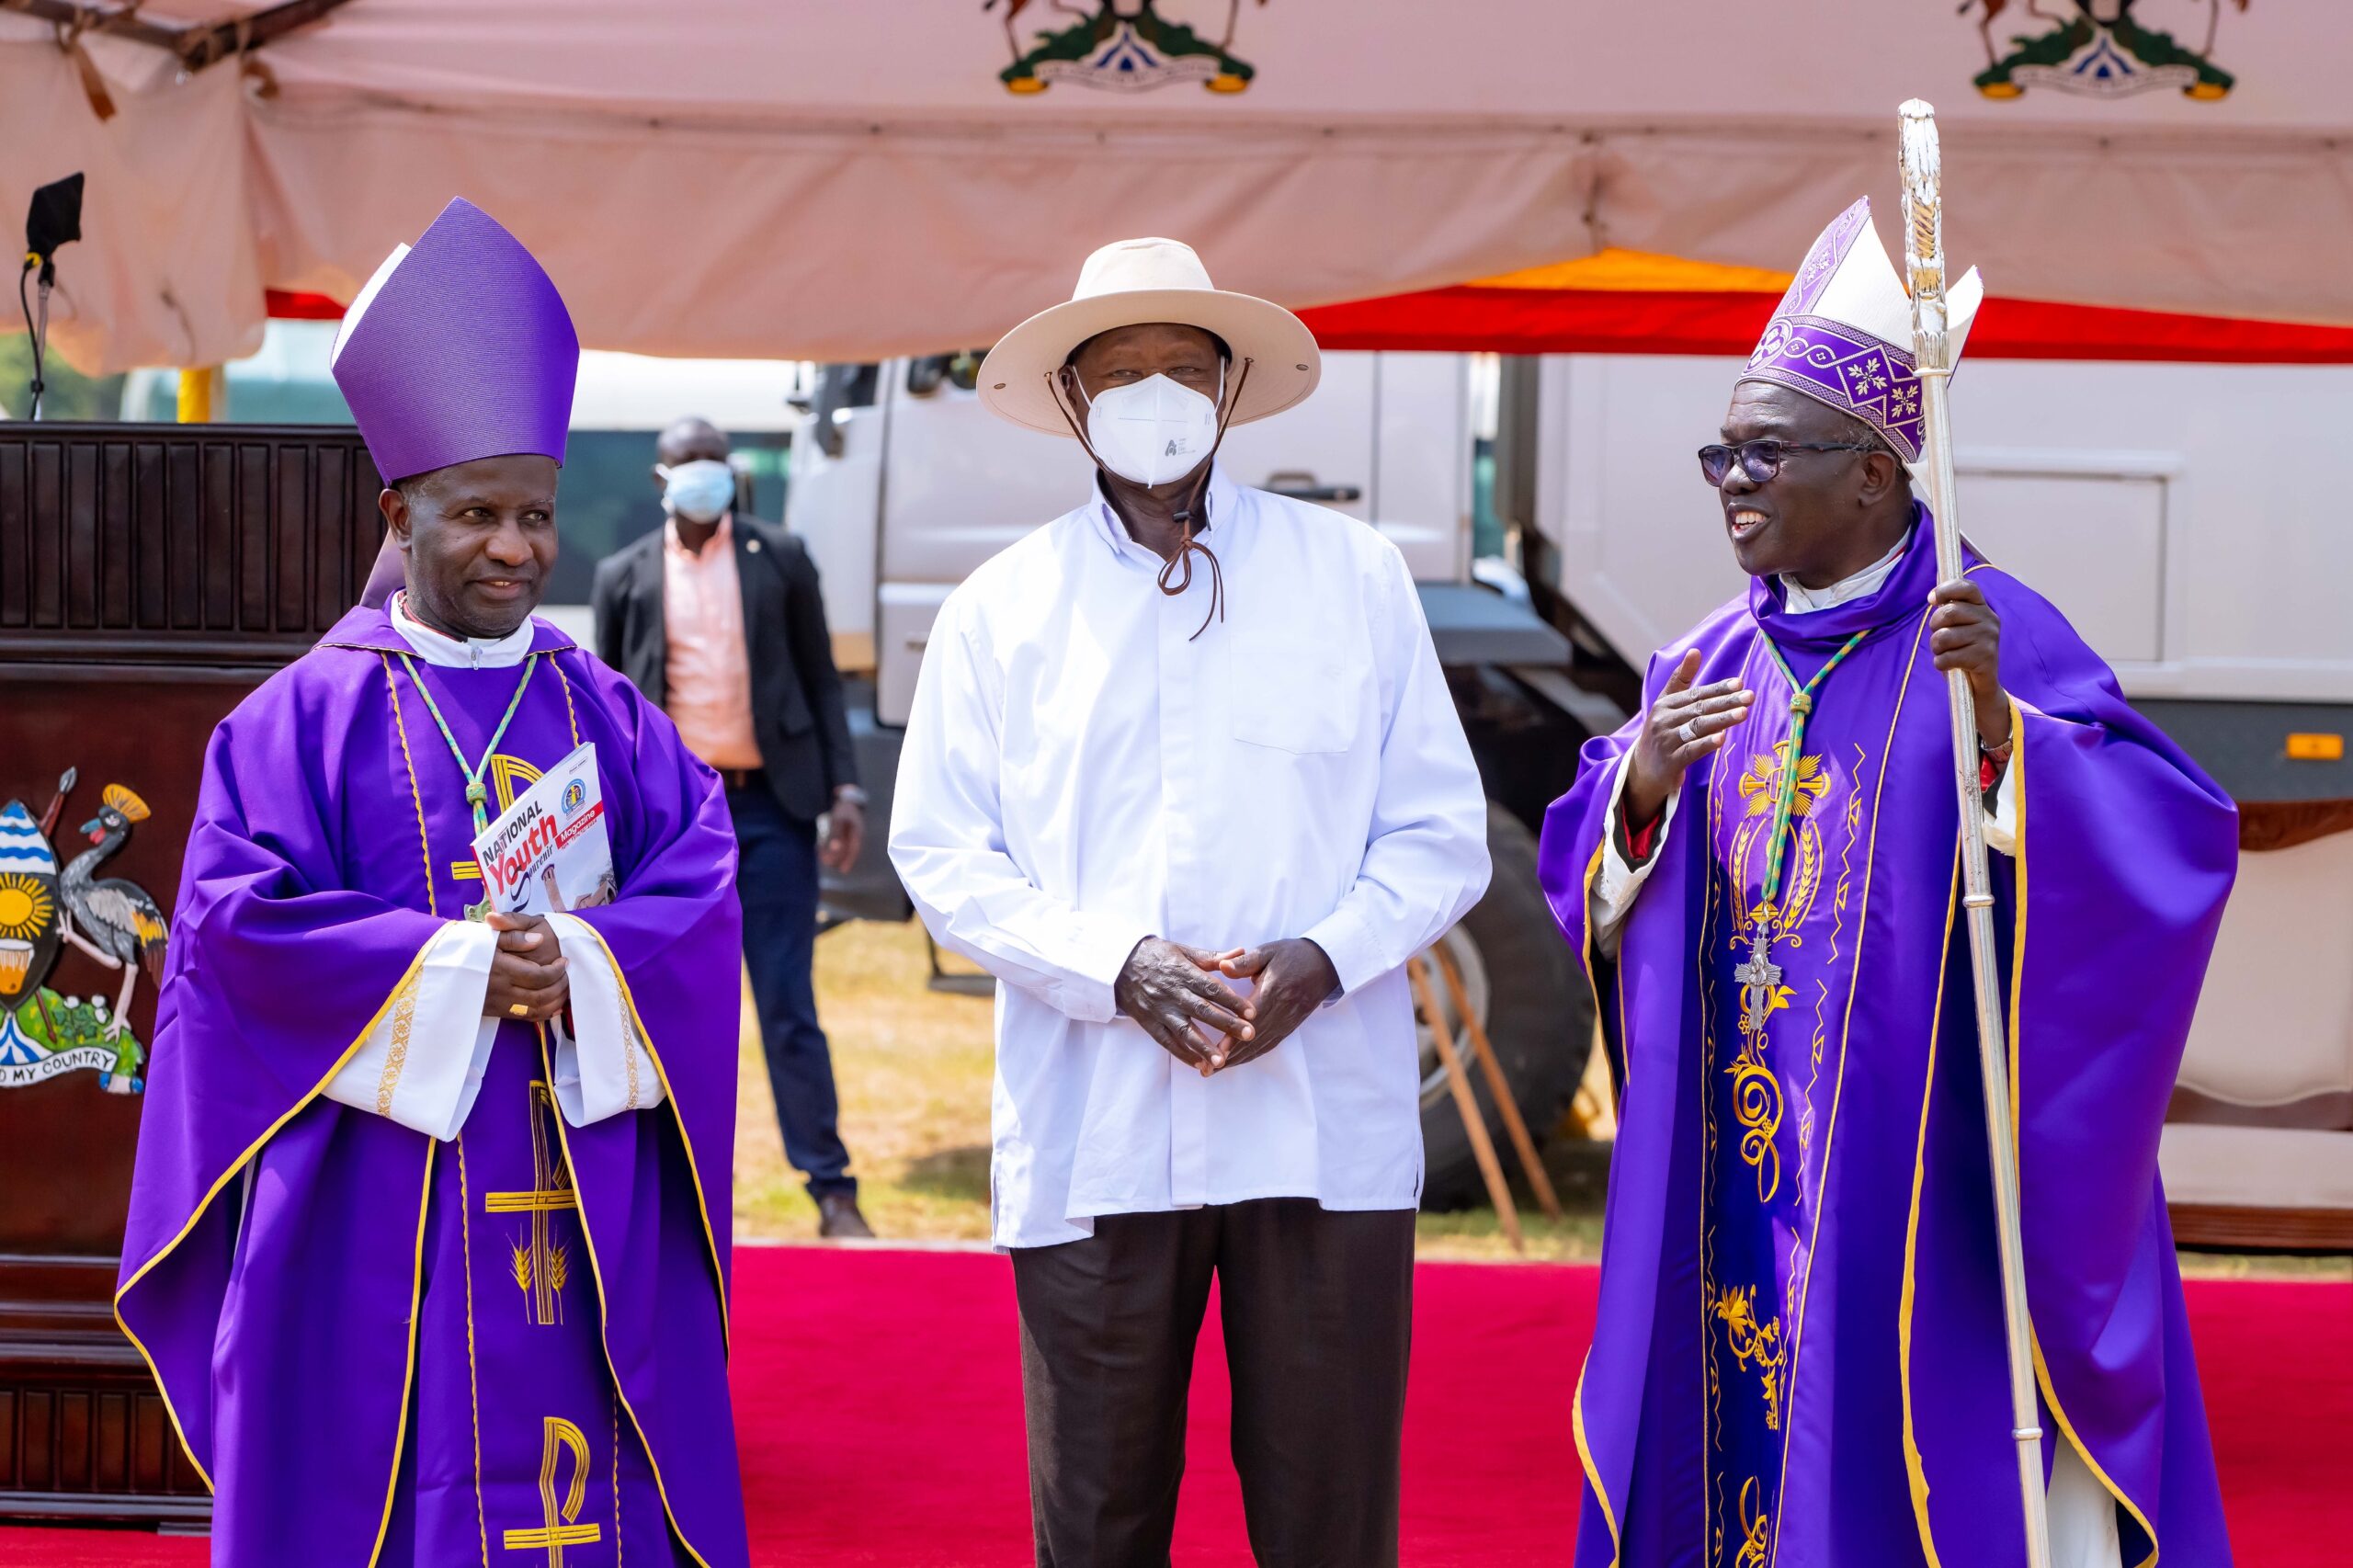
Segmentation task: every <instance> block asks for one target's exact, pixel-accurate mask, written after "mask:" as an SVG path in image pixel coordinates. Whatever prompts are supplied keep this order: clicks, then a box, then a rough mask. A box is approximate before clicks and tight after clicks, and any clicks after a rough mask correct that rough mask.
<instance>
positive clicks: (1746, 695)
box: [1625, 648, 1755, 823]
mask: <svg viewBox="0 0 2353 1568" xmlns="http://www.w3.org/2000/svg"><path fill="white" fill-rule="evenodd" d="M1697 679H1699V649H1697V648H1692V649H1688V650H1686V651H1685V653H1684V655H1683V657H1682V659H1681V661H1680V662H1678V663H1677V665H1676V666H1675V673H1674V674H1672V675H1670V676H1667V677H1666V688H1665V690H1663V691H1661V692H1660V693H1659V694H1658V700H1657V701H1655V702H1654V703H1652V704H1651V710H1650V711H1649V712H1648V713H1646V714H1644V715H1643V728H1642V733H1641V734H1639V735H1638V736H1636V737H1635V740H1634V751H1633V756H1632V757H1631V759H1630V760H1629V761H1628V763H1627V765H1626V801H1625V804H1626V816H1627V820H1628V821H1629V822H1631V823H1648V822H1652V821H1654V820H1656V819H1657V816H1658V814H1659V812H1663V811H1665V809H1666V798H1667V797H1668V796H1669V795H1672V794H1673V793H1675V790H1676V787H1677V785H1679V784H1680V783H1682V782H1683V770H1684V769H1685V768H1687V767H1690V766H1691V765H1692V764H1693V763H1695V762H1697V761H1699V759H1700V758H1701V757H1703V756H1708V755H1710V754H1711V753H1712V752H1714V751H1715V750H1716V749H1717V748H1718V747H1720V746H1722V744H1724V733H1725V732H1726V731H1728V730H1730V729H1731V728H1732V727H1733V725H1735V724H1737V723H1739V722H1741V721H1742V720H1743V719H1745V718H1747V717H1748V707H1749V704H1750V703H1751V702H1752V701H1754V700H1755V697H1754V694H1753V693H1751V692H1750V691H1748V690H1747V689H1746V688H1745V687H1743V686H1742V685H1741V684H1740V682H1739V681H1738V680H1737V679H1734V680H1720V681H1716V682H1714V683H1713V684H1711V685H1709V686H1702V687H1693V686H1692V684H1691V683H1692V682H1693V681H1695V680H1697Z"/></svg>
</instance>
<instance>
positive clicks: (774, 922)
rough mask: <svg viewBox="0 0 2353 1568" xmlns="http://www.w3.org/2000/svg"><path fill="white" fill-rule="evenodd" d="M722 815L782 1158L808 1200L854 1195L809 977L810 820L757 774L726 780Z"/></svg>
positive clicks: (813, 893)
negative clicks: (732, 854) (731, 827)
mask: <svg viewBox="0 0 2353 1568" xmlns="http://www.w3.org/2000/svg"><path fill="white" fill-rule="evenodd" d="M727 810H728V812H730V813H731V814H733V817H734V819H735V844H736V847H737V849H738V851H739V853H740V857H741V858H740V861H739V864H738V866H737V869H736V872H735V896H736V897H737V899H738V900H739V901H741V903H743V905H744V960H745V966H746V967H747V968H749V969H750V971H751V972H752V1001H753V1003H754V1005H755V1006H756V1007H757V1008H758V1011H759V1015H760V1048H761V1050H762V1051H764V1052H765V1053H766V1054H767V1059H768V1084H769V1086H770V1087H771V1088H772V1089H774V1091H775V1093H776V1119H777V1123H778V1125H779V1127H781V1128H782V1129H783V1130H784V1156H785V1158H786V1159H788V1160H790V1161H791V1162H792V1164H793V1167H794V1168H795V1169H797V1170H799V1171H800V1172H801V1174H802V1175H803V1176H807V1177H808V1178H809V1196H810V1197H812V1198H825V1197H829V1196H831V1195H832V1194H835V1193H848V1194H850V1195H851V1196H852V1197H855V1196H856V1195H857V1193H858V1182H857V1180H856V1178H854V1177H853V1176H850V1174H849V1151H848V1150H847V1149H845V1148H843V1147H842V1138H841V1133H840V1131H839V1130H838V1129H837V1128H836V1127H835V1121H836V1120H837V1119H838V1118H839V1116H840V1108H839V1105H838V1103H837V1102H836V1100H835V1096H834V1058H833V1053H832V1052H831V1051H829V1050H827V1049H826V1046H825V1031H824V1029H822V1028H818V1027H817V991H816V986H815V984H814V983H813V981H812V979H811V976H810V965H811V964H812V962H813V961H814V960H815V957H816V946H817V824H815V823H813V822H808V821H805V820H803V819H801V818H799V817H792V816H787V815H786V814H785V812H784V808H783V807H782V806H779V805H778V804H777V801H776V797H775V796H774V795H773V794H771V793H769V791H768V786H767V780H766V779H765V778H761V777H760V776H759V775H758V774H756V773H755V774H751V775H749V776H748V777H747V778H746V779H745V783H743V784H741V785H738V784H736V783H734V782H733V781H732V780H731V781H730V782H729V784H728V788H727Z"/></svg>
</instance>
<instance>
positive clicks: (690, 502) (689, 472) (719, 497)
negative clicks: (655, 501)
mask: <svg viewBox="0 0 2353 1568" xmlns="http://www.w3.org/2000/svg"><path fill="white" fill-rule="evenodd" d="M655 468H656V471H657V472H659V473H660V474H661V475H662V505H663V506H666V507H668V508H669V509H670V510H671V511H673V512H675V513H676V514H677V515H678V516H679V517H684V518H686V519H687V521H688V522H690V523H711V522H717V521H718V520H719V516H720V514H721V513H722V512H724V511H726V510H727V508H728V507H730V506H733V505H734V504H735V471H734V470H733V469H732V468H730V467H728V466H727V464H725V463H723V462H721V461H720V460H718V459H716V458H697V459H696V460H694V461H692V462H687V463H680V464H679V465H678V466H677V467H676V468H663V467H661V466H660V465H659V464H656V465H655Z"/></svg>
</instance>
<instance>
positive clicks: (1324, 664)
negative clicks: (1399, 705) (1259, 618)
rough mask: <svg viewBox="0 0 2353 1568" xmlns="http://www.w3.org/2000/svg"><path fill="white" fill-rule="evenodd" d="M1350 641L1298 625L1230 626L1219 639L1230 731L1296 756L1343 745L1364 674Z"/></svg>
mask: <svg viewBox="0 0 2353 1568" xmlns="http://www.w3.org/2000/svg"><path fill="white" fill-rule="evenodd" d="M1357 642H1358V640H1357V639H1355V638H1351V637H1347V636H1346V635H1345V634H1334V635H1328V636H1327V635H1318V634H1316V633H1315V632H1314V631H1310V630H1307V629H1303V628H1292V627H1270V628H1261V629H1255V630H1251V631H1234V632H1233V634H1232V635H1231V636H1229V637H1228V638H1227V639H1226V648H1227V656H1228V658H1229V659H1230V660H1231V661H1232V663H1231V665H1230V666H1229V672H1228V674H1229V679H1228V683H1227V687H1226V689H1227V690H1228V692H1229V693H1231V696H1232V702H1233V709H1232V712H1233V738H1234V739H1235V740H1237V741H1245V742H1247V743H1248V744H1251V745H1255V746H1270V747H1272V748H1274V749H1275V750H1278V751H1287V752H1290V753H1293V754H1294V755H1297V756H1315V755H1319V754H1328V753H1332V752H1344V751H1347V749H1348V748H1349V747H1350V746H1352V745H1353V744H1355V743H1356V739H1357V732H1358V726H1359V724H1360V723H1361V722H1362V718H1363V714H1362V708H1363V704H1364V684H1365V680H1366V678H1367V676H1368V675H1369V674H1370V671H1369V669H1368V667H1367V661H1366V659H1365V657H1363V656H1361V650H1359V649H1358V646H1357Z"/></svg>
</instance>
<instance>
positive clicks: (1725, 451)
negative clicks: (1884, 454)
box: [1699, 441, 1879, 487]
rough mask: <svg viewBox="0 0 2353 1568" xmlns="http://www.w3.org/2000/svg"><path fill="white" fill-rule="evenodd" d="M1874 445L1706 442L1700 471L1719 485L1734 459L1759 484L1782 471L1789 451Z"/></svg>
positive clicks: (1846, 449)
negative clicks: (1707, 444)
mask: <svg viewBox="0 0 2353 1568" xmlns="http://www.w3.org/2000/svg"><path fill="white" fill-rule="evenodd" d="M1878 450H1879V448H1878V447H1877V446H1875V445H1865V444H1860V443H1858V442H1854V441H1743V442H1742V443H1741V444H1740V445H1739V446H1737V447H1726V446H1707V447H1702V448H1700V449H1699V472H1700V474H1701V475H1702V476H1703V477H1704V478H1705V479H1706V480H1707V482H1708V483H1711V484H1713V485H1716V486H1718V487H1722V484H1723V482H1724V481H1725V480H1726V479H1728V478H1730V477H1731V476H1732V465H1733V462H1734V461H1735V460H1737V461H1738V462H1739V464H1740V470H1741V472H1743V473H1745V474H1746V475H1748V477H1749V478H1750V479H1751V480H1753V481H1754V482H1756V483H1758V484H1762V483H1765V482H1766V481H1767V480H1768V479H1770V478H1772V477H1773V476H1774V475H1775V474H1777V473H1779V472H1781V465H1782V464H1783V463H1785V462H1787V461H1789V460H1790V453H1791V452H1876V451H1878Z"/></svg>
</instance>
